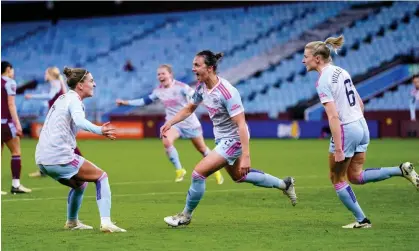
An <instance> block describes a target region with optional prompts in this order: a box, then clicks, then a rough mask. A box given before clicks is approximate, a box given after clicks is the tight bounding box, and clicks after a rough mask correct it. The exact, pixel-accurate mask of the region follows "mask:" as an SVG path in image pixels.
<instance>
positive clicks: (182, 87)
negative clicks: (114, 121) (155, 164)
mask: <svg viewBox="0 0 419 251" xmlns="http://www.w3.org/2000/svg"><path fill="white" fill-rule="evenodd" d="M157 79H158V80H159V82H160V86H159V87H157V88H156V89H154V90H153V92H152V93H151V94H149V95H147V96H145V97H144V98H141V99H134V100H121V99H117V100H116V103H117V104H118V105H131V106H145V105H149V104H151V103H152V102H153V101H155V100H161V101H162V103H163V105H164V107H165V110H166V121H168V120H170V119H171V118H173V116H175V114H176V113H177V112H179V111H180V110H181V109H182V108H183V107H185V106H186V105H187V104H188V103H189V101H190V98H191V96H192V94H193V92H194V90H193V89H192V88H191V87H190V86H188V85H187V84H184V83H182V82H179V81H177V80H175V79H174V77H173V71H172V67H171V66H170V65H167V64H163V65H160V67H159V68H158V69H157ZM179 137H182V138H187V139H190V140H191V141H192V143H193V145H194V146H195V148H196V150H198V151H199V152H200V153H201V154H202V155H203V156H204V157H205V156H207V155H208V154H209V152H210V149H209V148H208V147H207V146H206V144H205V141H204V137H203V136H202V127H201V123H200V122H199V120H198V118H197V117H196V115H195V114H194V113H193V114H191V115H190V116H189V117H188V118H186V119H185V120H184V121H182V122H180V123H179V124H177V125H176V126H173V127H172V128H171V129H169V130H168V131H167V132H166V133H165V137H162V141H163V145H164V148H165V149H166V154H167V157H168V158H169V160H170V161H171V162H172V164H173V165H174V166H175V168H176V179H175V181H176V182H180V181H182V180H183V177H184V176H185V174H186V170H185V169H184V168H182V165H181V163H180V160H179V154H178V151H177V150H176V148H175V147H174V145H173V144H174V141H175V140H176V139H178V138H179ZM215 178H216V180H217V183H218V184H222V183H223V182H224V178H223V176H222V175H221V172H220V171H217V172H215Z"/></svg>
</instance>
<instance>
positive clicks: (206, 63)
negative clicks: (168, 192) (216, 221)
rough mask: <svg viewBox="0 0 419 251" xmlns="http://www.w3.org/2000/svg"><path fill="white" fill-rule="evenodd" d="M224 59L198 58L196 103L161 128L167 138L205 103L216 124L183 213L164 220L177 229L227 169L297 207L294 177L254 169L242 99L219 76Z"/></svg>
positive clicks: (203, 54) (195, 64)
mask: <svg viewBox="0 0 419 251" xmlns="http://www.w3.org/2000/svg"><path fill="white" fill-rule="evenodd" d="M221 57H222V54H220V53H219V54H214V53H213V52H211V51H202V52H199V53H198V54H197V55H196V56H195V58H194V60H193V68H192V70H193V72H194V73H195V74H196V76H197V80H198V82H199V83H198V85H197V89H196V91H195V93H194V95H193V98H192V99H193V100H192V103H189V104H188V105H187V106H185V107H184V108H183V109H182V110H180V111H179V112H178V113H177V114H176V115H175V116H174V117H173V118H172V119H170V120H169V121H167V122H166V123H165V124H164V125H163V126H162V127H161V135H163V136H164V135H165V134H166V133H167V132H168V131H169V130H170V129H171V127H172V126H173V125H175V124H177V123H179V122H181V121H183V120H184V119H186V118H187V117H189V116H190V115H191V114H192V113H193V112H194V111H195V110H196V108H197V107H198V105H199V104H200V103H203V104H204V105H205V106H206V107H207V109H208V113H209V116H210V118H211V120H212V122H213V125H214V135H215V142H216V145H217V146H216V147H215V149H214V150H213V151H212V152H210V154H209V155H207V156H206V157H205V158H204V159H202V160H201V161H200V162H199V163H198V164H197V165H196V167H195V169H194V171H193V173H192V184H191V186H190V188H189V191H188V195H187V197H186V205H185V208H184V210H183V212H182V213H179V214H177V215H174V216H168V217H165V218H164V221H165V222H166V223H167V224H169V225H170V226H173V227H177V226H180V225H188V224H189V223H190V222H191V219H192V213H193V211H194V210H195V208H196V207H197V206H198V203H199V201H200V200H201V198H202V196H203V195H204V192H205V180H206V178H207V177H208V176H210V175H211V174H212V173H214V172H216V171H218V170H219V169H221V168H223V167H225V168H226V171H227V172H228V174H229V175H230V176H231V178H232V179H233V180H234V181H236V182H247V183H251V184H254V185H256V186H260V187H267V188H277V189H280V190H282V191H283V192H284V193H285V194H286V195H287V196H288V197H289V198H290V199H291V203H292V204H293V205H295V204H296V203H297V196H296V194H295V189H294V179H293V178H291V177H287V178H285V179H284V180H281V179H279V178H277V177H274V176H272V175H269V174H267V173H264V172H262V171H259V170H255V169H251V168H250V166H251V163H250V149H249V131H248V128H247V125H246V120H245V116H244V109H243V105H242V102H241V97H240V94H239V92H238V91H237V89H236V88H234V87H233V86H232V85H231V84H230V83H229V82H228V81H227V80H225V79H223V78H221V77H219V76H217V74H216V71H217V65H218V61H219V60H220V59H221Z"/></svg>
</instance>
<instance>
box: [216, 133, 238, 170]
mask: <svg viewBox="0 0 419 251" xmlns="http://www.w3.org/2000/svg"><path fill="white" fill-rule="evenodd" d="M215 144H216V147H215V148H214V150H215V151H216V152H217V153H218V154H220V155H221V156H222V157H223V158H224V159H226V160H227V163H228V164H229V165H230V166H232V165H233V164H234V162H236V160H237V159H238V158H239V157H240V156H241V155H242V145H241V143H240V140H239V139H220V140H216V141H215Z"/></svg>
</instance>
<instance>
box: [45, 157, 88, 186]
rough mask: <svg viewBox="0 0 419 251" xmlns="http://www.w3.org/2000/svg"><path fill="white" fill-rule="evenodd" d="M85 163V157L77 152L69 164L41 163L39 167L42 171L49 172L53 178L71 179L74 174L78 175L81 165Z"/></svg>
mask: <svg viewBox="0 0 419 251" xmlns="http://www.w3.org/2000/svg"><path fill="white" fill-rule="evenodd" d="M83 163H84V158H83V157H82V156H79V155H77V154H75V158H74V160H73V161H71V162H70V163H68V164H63V165H41V164H39V165H38V167H39V169H40V170H41V172H42V173H44V174H47V175H48V176H50V177H51V178H53V179H55V180H60V179H66V180H69V179H71V178H72V177H73V176H74V175H76V174H77V173H78V172H79V170H80V167H81V166H82V165H83Z"/></svg>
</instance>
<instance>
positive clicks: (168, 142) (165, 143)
mask: <svg viewBox="0 0 419 251" xmlns="http://www.w3.org/2000/svg"><path fill="white" fill-rule="evenodd" d="M163 146H164V148H166V149H167V148H170V147H172V146H173V141H171V140H168V139H163Z"/></svg>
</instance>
